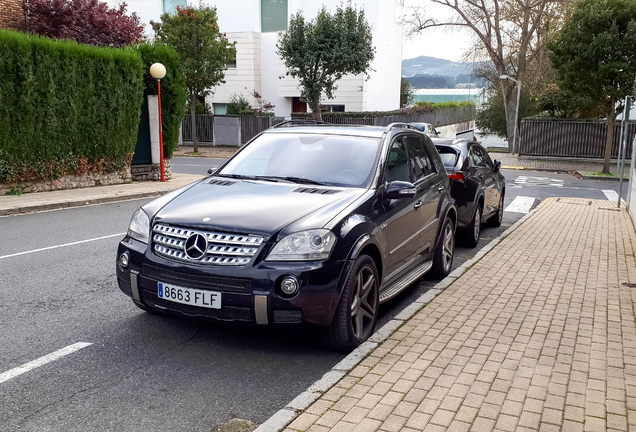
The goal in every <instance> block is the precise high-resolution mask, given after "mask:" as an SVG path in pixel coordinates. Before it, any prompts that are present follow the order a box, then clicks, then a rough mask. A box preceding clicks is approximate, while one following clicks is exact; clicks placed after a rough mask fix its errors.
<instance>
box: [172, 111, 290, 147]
mask: <svg viewBox="0 0 636 432" xmlns="http://www.w3.org/2000/svg"><path fill="white" fill-rule="evenodd" d="M196 116H197V117H196V127H197V140H198V141H199V142H214V118H215V117H231V116H216V115H213V114H196ZM191 119H192V116H191V115H190V114H186V116H185V117H184V118H183V122H182V123H181V126H182V128H181V131H182V132H181V133H182V137H183V141H192V120H191ZM238 119H239V127H240V130H241V144H245V143H246V142H248V141H249V140H251V139H252V138H254V137H255V136H256V135H258V134H259V133H261V132H263V131H264V130H267V129H269V128H271V127H272V126H274V125H276V124H278V123H280V122H282V121H284V120H285V119H284V118H283V117H272V116H239V117H238Z"/></svg>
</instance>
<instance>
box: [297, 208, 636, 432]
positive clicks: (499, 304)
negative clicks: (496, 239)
mask: <svg viewBox="0 0 636 432" xmlns="http://www.w3.org/2000/svg"><path fill="white" fill-rule="evenodd" d="M635 251H636V235H635V233H634V228H633V225H632V223H631V220H630V219H629V217H628V216H627V214H626V213H625V211H624V210H617V209H614V208H613V204H612V203H611V202H609V201H601V200H587V199H570V198H559V199H552V200H548V201H546V202H544V203H543V204H542V205H541V207H540V208H539V209H538V211H537V212H536V213H535V214H533V215H531V216H530V218H529V219H528V220H526V221H525V222H524V223H523V224H522V225H521V226H520V227H519V228H518V229H516V230H515V231H513V232H512V233H511V234H510V235H509V236H508V237H507V238H505V239H504V240H503V241H502V242H501V243H500V244H499V245H497V246H496V247H495V248H494V249H493V250H492V251H491V252H489V253H488V254H487V255H485V256H484V257H483V258H482V259H481V260H480V261H479V262H477V263H476V264H475V265H474V266H473V267H472V268H470V269H469V270H468V271H467V272H466V273H464V274H463V275H462V276H461V277H460V278H459V279H458V280H457V281H456V282H455V283H453V284H452V285H451V286H450V287H448V288H447V289H446V290H445V291H444V292H442V293H441V294H440V295H438V296H437V297H436V298H435V299H434V300H433V301H432V302H431V303H429V304H428V305H427V306H426V307H425V308H424V309H422V310H421V311H420V312H419V313H417V314H416V315H414V316H413V317H412V318H411V319H410V320H409V321H407V322H406V323H405V325H403V326H402V327H401V328H400V329H399V330H398V331H397V332H395V333H394V334H393V335H392V336H391V337H390V338H389V339H387V340H386V341H385V342H384V343H383V344H382V345H380V346H379V347H378V348H377V349H376V350H375V351H374V352H372V354H371V355H370V356H369V357H367V358H366V359H365V360H363V361H362V362H361V363H360V364H359V365H358V366H357V367H356V368H355V369H353V370H352V371H351V372H350V373H349V374H348V375H347V376H346V377H345V378H343V379H342V380H341V381H340V382H339V383H338V384H336V385H335V386H334V387H333V388H332V389H331V390H329V391H328V392H326V393H325V394H324V395H323V396H322V397H321V398H320V399H319V400H317V401H316V402H315V403H314V404H313V405H311V406H310V407H309V408H308V409H307V410H306V411H305V412H304V413H303V414H301V415H300V416H299V417H297V418H296V419H295V420H294V421H293V422H292V423H291V424H290V425H289V426H288V429H286V431H312V432H313V431H316V432H321V431H327V430H334V431H336V430H337V431H375V430H380V431H405V432H410V431H416V430H418V431H422V430H426V431H429V430H431V431H437V430H440V431H441V430H451V431H463V430H477V431H479V432H487V431H490V430H500V431H524V430H533V431H534V430H546V431H552V430H554V431H559V430H563V431H578V430H594V431H595V430H602V431H604V430H620V431H626V430H629V429H631V430H636V324H635V317H634V301H636V288H635V287H636V285H629V284H630V283H631V284H634V283H636V259H635V258H634V252H635Z"/></svg>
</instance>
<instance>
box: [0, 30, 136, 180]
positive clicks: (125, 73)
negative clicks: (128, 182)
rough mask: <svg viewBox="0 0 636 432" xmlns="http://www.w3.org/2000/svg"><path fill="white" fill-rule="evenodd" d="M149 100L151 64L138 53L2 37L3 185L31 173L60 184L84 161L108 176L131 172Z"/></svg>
mask: <svg viewBox="0 0 636 432" xmlns="http://www.w3.org/2000/svg"><path fill="white" fill-rule="evenodd" d="M142 99H143V64H142V62H141V58H140V55H139V54H138V53H137V52H136V51H135V50H134V49H133V48H124V49H113V48H98V47H94V46H87V45H79V44H77V43H75V42H71V41H52V40H50V39H48V38H45V37H39V36H32V35H27V34H23V33H19V32H15V31H8V30H0V181H7V180H11V179H15V177H16V175H17V174H16V172H17V171H23V172H24V171H25V170H26V171H29V172H30V174H29V177H33V176H35V177H38V176H39V177H40V178H54V177H56V176H59V175H61V174H64V173H66V172H68V171H69V170H73V165H74V164H76V163H79V160H80V159H82V158H84V159H86V160H87V161H88V164H89V165H91V166H93V167H102V168H104V169H106V170H108V169H117V167H121V166H124V165H125V164H126V163H127V162H129V159H130V155H131V154H132V153H133V152H134V149H135V143H136V141H137V130H138V126H139V116H140V113H141V103H142ZM59 161H74V162H73V163H69V164H65V163H58V162H59ZM67 165H68V166H67ZM25 167H28V168H25ZM75 169H77V167H75ZM33 179H35V178H33Z"/></svg>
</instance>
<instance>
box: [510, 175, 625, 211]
mask: <svg viewBox="0 0 636 432" xmlns="http://www.w3.org/2000/svg"><path fill="white" fill-rule="evenodd" d="M511 180H512V181H509V182H507V185H506V189H508V190H510V193H511V194H512V195H513V196H514V199H513V200H512V202H511V203H510V204H508V205H507V206H506V207H505V208H504V212H508V213H517V214H527V213H529V212H530V211H531V210H532V209H533V208H534V207H536V206H537V205H538V204H539V203H540V202H541V201H542V200H543V199H544V198H546V197H547V196H550V193H548V192H545V193H544V192H539V193H538V195H540V196H524V195H516V193H519V192H520V191H518V192H513V191H512V190H514V189H526V188H540V189H539V190H544V191H545V188H558V189H561V192H558V193H557V195H559V196H563V195H562V194H563V193H564V191H565V190H566V189H574V190H576V191H577V193H575V194H573V196H579V194H581V193H583V194H585V195H588V194H590V193H591V194H592V195H591V196H590V198H592V197H595V198H597V199H598V198H600V197H599V195H600V196H602V195H601V193H602V194H603V195H605V198H607V199H608V200H609V201H617V200H618V193H617V192H616V191H615V190H612V189H596V188H590V187H581V186H565V185H564V181H563V179H559V178H551V177H540V176H517V177H515V178H514V179H511ZM535 190H536V189H535ZM583 191H585V192H583ZM555 193H556V192H555ZM515 195H516V196H515ZM533 195H534V193H533Z"/></svg>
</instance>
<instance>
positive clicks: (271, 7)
mask: <svg viewBox="0 0 636 432" xmlns="http://www.w3.org/2000/svg"><path fill="white" fill-rule="evenodd" d="M285 30H287V0H261V32H263V33H266V32H276V31H285Z"/></svg>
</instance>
